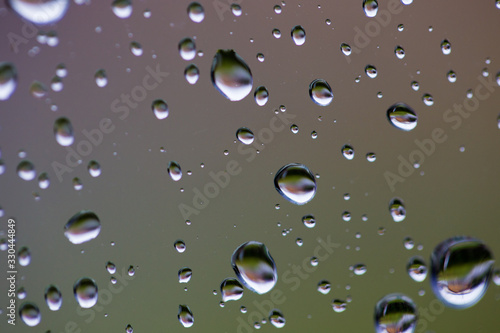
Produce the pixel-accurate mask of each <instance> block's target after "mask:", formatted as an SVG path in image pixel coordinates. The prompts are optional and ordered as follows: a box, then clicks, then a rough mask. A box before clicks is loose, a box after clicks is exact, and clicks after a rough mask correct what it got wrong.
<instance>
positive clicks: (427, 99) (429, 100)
mask: <svg viewBox="0 0 500 333" xmlns="http://www.w3.org/2000/svg"><path fill="white" fill-rule="evenodd" d="M422 101H423V102H424V104H425V105H427V106H432V105H433V104H434V98H433V97H432V96H431V95H430V94H424V95H423V96H422Z"/></svg>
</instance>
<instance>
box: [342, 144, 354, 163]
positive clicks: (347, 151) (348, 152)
mask: <svg viewBox="0 0 500 333" xmlns="http://www.w3.org/2000/svg"><path fill="white" fill-rule="evenodd" d="M340 151H341V152H342V155H343V156H344V157H345V158H346V159H348V160H352V159H353V158H354V148H353V147H352V146H350V145H344V146H343V147H342V149H341V150H340Z"/></svg>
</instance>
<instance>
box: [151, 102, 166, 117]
mask: <svg viewBox="0 0 500 333" xmlns="http://www.w3.org/2000/svg"><path fill="white" fill-rule="evenodd" d="M151 109H152V110H153V112H154V114H155V116H156V118H158V119H160V120H162V119H165V118H167V117H168V105H167V103H166V102H165V101H164V100H162V99H157V100H155V101H153V103H152V104H151Z"/></svg>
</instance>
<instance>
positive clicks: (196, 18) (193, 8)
mask: <svg viewBox="0 0 500 333" xmlns="http://www.w3.org/2000/svg"><path fill="white" fill-rule="evenodd" d="M187 12H188V15H189V18H190V19H191V21H193V22H195V23H200V22H202V21H203V19H205V10H204V9H203V7H202V6H201V5H200V4H199V3H197V2H191V3H190V4H189V6H188V8H187Z"/></svg>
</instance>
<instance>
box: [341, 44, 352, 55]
mask: <svg viewBox="0 0 500 333" xmlns="http://www.w3.org/2000/svg"><path fill="white" fill-rule="evenodd" d="M340 50H341V51H342V53H343V54H344V55H346V56H350V55H351V52H352V49H351V46H349V44H346V43H342V44H340Z"/></svg>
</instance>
